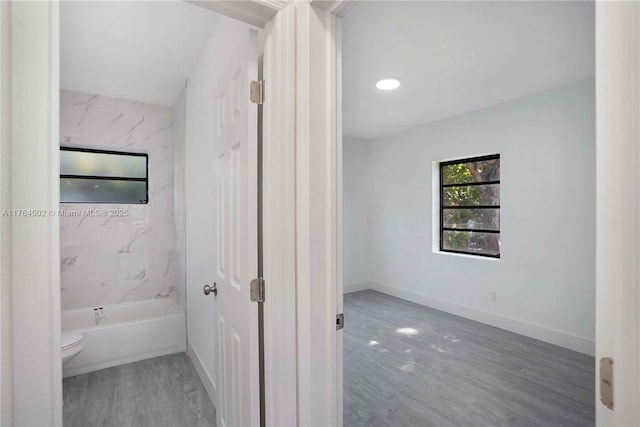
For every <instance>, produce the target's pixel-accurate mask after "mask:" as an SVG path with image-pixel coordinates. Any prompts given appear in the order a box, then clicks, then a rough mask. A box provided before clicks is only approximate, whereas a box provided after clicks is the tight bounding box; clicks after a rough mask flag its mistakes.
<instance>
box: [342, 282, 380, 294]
mask: <svg viewBox="0 0 640 427" xmlns="http://www.w3.org/2000/svg"><path fill="white" fill-rule="evenodd" d="M372 286H373V283H372V282H358V283H349V284H345V285H343V286H342V289H343V291H342V293H345V294H349V293H351V292H358V291H364V290H366V289H373V288H372Z"/></svg>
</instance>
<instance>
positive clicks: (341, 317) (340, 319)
mask: <svg viewBox="0 0 640 427" xmlns="http://www.w3.org/2000/svg"><path fill="white" fill-rule="evenodd" d="M342 328H344V314H343V313H340V314H338V315H336V331H339V330H340V329H342Z"/></svg>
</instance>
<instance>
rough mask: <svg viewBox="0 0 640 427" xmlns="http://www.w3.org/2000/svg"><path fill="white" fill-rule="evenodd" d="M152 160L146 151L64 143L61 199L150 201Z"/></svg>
mask: <svg viewBox="0 0 640 427" xmlns="http://www.w3.org/2000/svg"><path fill="white" fill-rule="evenodd" d="M148 164H149V157H148V155H147V154H144V153H124V152H117V151H104V150H93V149H85V148H75V147H73V148H72V147H61V148H60V201H61V202H63V203H123V204H124V203H126V204H146V203H148V201H149V180H148Z"/></svg>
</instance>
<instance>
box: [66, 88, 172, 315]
mask: <svg viewBox="0 0 640 427" xmlns="http://www.w3.org/2000/svg"><path fill="white" fill-rule="evenodd" d="M60 137H61V139H60V144H61V145H63V146H79V147H85V148H98V149H108V150H116V151H120V150H122V151H128V152H140V153H148V155H149V203H148V204H146V205H116V204H80V203H63V204H61V205H60V209H61V218H60V245H61V254H60V255H61V266H60V271H61V288H62V309H63V310H68V309H73V308H82V307H94V306H97V305H104V304H113V303H119V302H129V301H137V300H145V299H151V298H166V297H170V296H172V294H173V292H174V281H175V275H174V258H175V256H174V254H175V249H174V247H175V222H174V194H173V193H174V191H173V188H174V187H173V182H174V176H173V167H174V160H173V109H172V108H171V107H167V106H161V105H153V104H147V103H143V102H138V101H130V100H123V99H114V98H108V97H104V96H98V95H91V94H84V93H78V92H71V91H61V95H60ZM98 209H100V210H106V211H107V212H103V213H101V215H100V216H92V215H95V213H96V212H98V211H97V210H98ZM109 210H112V212H109ZM123 213H126V214H125V215H123ZM76 215H77V216H76Z"/></svg>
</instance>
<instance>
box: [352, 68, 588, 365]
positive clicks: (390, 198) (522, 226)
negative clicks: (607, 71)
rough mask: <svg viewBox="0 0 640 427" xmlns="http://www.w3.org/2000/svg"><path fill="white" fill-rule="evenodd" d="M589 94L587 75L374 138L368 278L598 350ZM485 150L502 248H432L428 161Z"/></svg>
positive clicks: (378, 285) (449, 307) (385, 287)
mask: <svg viewBox="0 0 640 427" xmlns="http://www.w3.org/2000/svg"><path fill="white" fill-rule="evenodd" d="M594 98H595V94H594V81H593V80H590V81H586V82H582V83H578V84H575V85H571V86H566V87H562V88H559V89H557V90H553V91H548V92H543V93H539V94H537V95H533V96H530V97H526V98H522V99H519V100H515V101H512V102H508V103H504V104H500V105H497V106H494V107H490V108H486V109H483V110H479V111H476V112H472V113H469V114H465V115H462V116H458V117H455V118H452V119H448V120H443V121H440V122H435V123H431V124H429V125H426V126H422V127H418V128H414V129H411V130H408V131H405V132H402V133H398V134H395V135H391V136H387V137H383V138H380V139H378V140H375V141H371V142H370V143H369V147H368V148H369V153H368V159H369V160H368V162H367V166H368V170H367V174H368V175H367V179H366V181H367V182H368V188H369V192H368V193H369V198H370V204H369V207H368V212H369V215H368V216H369V221H370V224H369V259H368V261H369V262H368V264H369V270H368V272H369V280H371V281H373V282H374V285H373V287H374V288H375V289H378V290H381V291H383V292H387V293H389V294H392V295H396V296H399V297H403V298H406V299H409V300H414V301H416V302H420V303H423V304H425V305H429V306H433V307H435V308H439V309H442V310H445V311H449V312H452V313H455V314H459V315H462V316H465V317H469V318H472V319H475V320H479V321H483V322H485V323H489V324H493V325H495V326H498V327H502V328H505V329H509V330H512V331H514V332H518V333H522V334H524V335H529V336H532V337H535V338H538V339H542V340H545V341H548V342H552V343H555V344H558V345H563V346H566V347H568V348H573V349H575V350H578V351H582V352H585V353H589V354H593V351H594V327H595V320H594V312H595V271H594V263H595V234H594V233H595V188H594V185H595V99H594ZM492 153H500V155H501V181H502V182H501V241H502V254H501V259H500V260H491V259H485V258H479V257H463V256H456V255H452V254H442V253H434V252H433V248H432V243H433V238H434V236H433V233H432V162H433V161H438V160H442V159H450V158H456V157H467V156H474V155H480V154H492ZM351 167H352V165H351V163H350V162H349V157H348V156H345V162H344V170H345V172H347V171H349V169H350V168H351ZM360 167H361V166H360V165H358V164H356V165H355V168H356V169H357V168H360ZM345 199H346V195H345ZM345 201H346V200H345ZM345 211H346V209H345ZM346 228H347V222H346V221H345V230H346ZM351 235H352V232H347V231H345V247H349V246H351V245H353V243H348V239H349V237H350V236H351ZM436 238H437V237H436ZM348 262H349V260H348V259H346V258H345V271H346V269H347V267H346V265H347V263H348ZM345 282H346V280H345ZM491 291H495V292H496V293H497V301H496V302H491V301H490V298H489V293H490V292H491Z"/></svg>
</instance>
